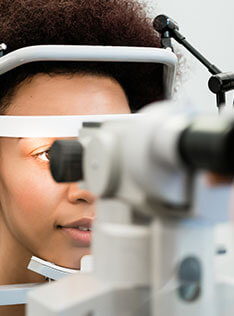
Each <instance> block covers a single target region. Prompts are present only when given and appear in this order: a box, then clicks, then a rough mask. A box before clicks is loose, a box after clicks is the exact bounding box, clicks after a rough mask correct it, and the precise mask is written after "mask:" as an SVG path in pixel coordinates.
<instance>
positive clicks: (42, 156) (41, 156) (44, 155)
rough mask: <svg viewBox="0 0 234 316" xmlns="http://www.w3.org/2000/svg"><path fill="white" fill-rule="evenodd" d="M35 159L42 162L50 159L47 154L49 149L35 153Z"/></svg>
mask: <svg viewBox="0 0 234 316" xmlns="http://www.w3.org/2000/svg"><path fill="white" fill-rule="evenodd" d="M35 156H36V158H37V159H40V160H42V161H44V162H49V161H50V154H49V150H47V151H43V152H41V153H39V154H36V155H35Z"/></svg>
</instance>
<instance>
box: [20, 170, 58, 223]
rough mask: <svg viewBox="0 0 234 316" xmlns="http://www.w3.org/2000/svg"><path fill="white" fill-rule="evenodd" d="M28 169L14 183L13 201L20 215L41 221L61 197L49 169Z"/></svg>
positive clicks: (53, 208)
mask: <svg viewBox="0 0 234 316" xmlns="http://www.w3.org/2000/svg"><path fill="white" fill-rule="evenodd" d="M33 169H34V168H32V169H30V168H28V170H27V171H26V170H25V172H24V173H23V177H22V175H21V176H20V174H19V175H18V181H16V183H15V185H16V186H15V194H14V195H15V202H16V203H17V204H18V207H19V211H20V213H21V214H22V215H24V216H26V217H28V216H30V217H31V218H32V219H33V220H40V221H43V219H44V217H45V215H49V214H50V213H49V212H53V210H55V208H56V206H57V205H58V203H59V201H60V199H61V190H60V188H59V187H58V184H56V183H55V182H54V180H53V179H52V177H51V175H50V173H49V170H33Z"/></svg>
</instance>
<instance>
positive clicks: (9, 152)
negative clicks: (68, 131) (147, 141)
mask: <svg viewBox="0 0 234 316" xmlns="http://www.w3.org/2000/svg"><path fill="white" fill-rule="evenodd" d="M112 113H113V114H119V113H130V109H129V105H128V102H127V98H126V96H125V93H124V91H123V89H122V88H121V86H120V85H119V84H118V83H117V82H116V81H114V80H112V79H111V78H107V77H101V76H94V75H83V76H81V75H74V76H70V77H69V76H63V75H57V76H53V77H50V76H48V75H45V74H39V75H36V76H35V77H34V78H33V79H32V80H31V81H29V82H27V83H24V84H23V85H21V86H20V87H19V89H18V90H17V93H16V94H15V96H14V98H13V100H12V104H11V106H10V108H9V109H8V111H7V113H6V114H7V115H93V114H112ZM54 140H55V139H51V138H40V139H39V138H38V139H33V138H21V139H15V138H14V139H10V138H2V139H1V140H0V161H1V162H0V232H1V234H0V236H1V238H4V240H5V242H6V243H9V247H10V249H12V251H14V249H21V251H20V253H21V256H22V257H23V256H26V255H27V256H31V255H35V256H38V257H40V258H42V259H44V260H47V261H50V262H54V263H55V264H58V265H61V266H65V267H70V268H80V259H81V257H82V256H84V255H87V254H89V253H90V242H89V238H88V237H87V236H88V234H87V233H86V232H82V231H79V233H78V237H79V238H78V237H77V235H76V233H74V232H72V231H71V230H70V231H69V229H66V228H65V226H77V223H78V224H79V225H78V226H89V225H90V224H91V222H92V220H93V219H94V217H95V197H94V196H93V195H92V194H91V193H90V192H88V191H85V190H82V189H79V186H78V185H77V183H68V184H58V183H55V181H54V180H53V179H52V176H51V174H50V171H49V160H48V155H47V153H46V151H48V149H49V148H50V146H51V145H52V143H53V141H54ZM75 222H76V225H75V224H73V223H75ZM74 229H77V228H74ZM3 233H4V236H3ZM79 234H80V235H79ZM82 234H83V235H82ZM1 240H2V239H1Z"/></svg>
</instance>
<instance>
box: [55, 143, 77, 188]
mask: <svg viewBox="0 0 234 316" xmlns="http://www.w3.org/2000/svg"><path fill="white" fill-rule="evenodd" d="M49 154H50V157H51V158H50V170H51V173H52V176H53V178H54V180H55V181H56V182H76V181H80V180H82V179H83V172H82V158H83V147H82V145H81V144H80V143H79V142H78V141H76V140H57V141H55V142H54V144H53V146H52V147H51V149H50V151H49Z"/></svg>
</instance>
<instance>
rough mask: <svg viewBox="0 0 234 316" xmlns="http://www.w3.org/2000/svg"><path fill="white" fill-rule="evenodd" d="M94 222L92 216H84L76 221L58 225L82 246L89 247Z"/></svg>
mask: <svg viewBox="0 0 234 316" xmlns="http://www.w3.org/2000/svg"><path fill="white" fill-rule="evenodd" d="M92 222H93V219H91V218H82V219H80V220H78V221H76V222H73V223H70V224H67V225H63V226H57V227H58V228H59V229H61V230H62V231H63V232H64V233H65V234H66V235H67V236H68V237H69V238H71V239H72V240H73V241H75V242H76V243H77V244H78V246H80V247H89V246H90V245H91V239H92Z"/></svg>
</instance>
